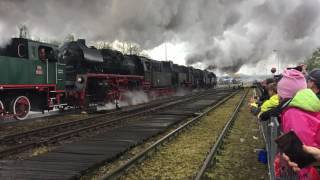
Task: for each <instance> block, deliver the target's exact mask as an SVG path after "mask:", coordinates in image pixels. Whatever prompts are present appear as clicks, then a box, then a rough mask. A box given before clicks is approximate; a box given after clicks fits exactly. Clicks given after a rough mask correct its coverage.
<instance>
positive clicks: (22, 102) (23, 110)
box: [12, 96, 31, 120]
mask: <svg viewBox="0 0 320 180" xmlns="http://www.w3.org/2000/svg"><path fill="white" fill-rule="evenodd" d="M30 108H31V105H30V101H29V99H28V98H27V97H26V96H18V97H17V98H15V99H14V101H13V103H12V111H13V114H14V118H15V119H17V120H24V119H26V118H27V117H28V114H29V112H30Z"/></svg>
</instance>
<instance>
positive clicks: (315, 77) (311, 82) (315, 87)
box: [307, 68, 320, 99]
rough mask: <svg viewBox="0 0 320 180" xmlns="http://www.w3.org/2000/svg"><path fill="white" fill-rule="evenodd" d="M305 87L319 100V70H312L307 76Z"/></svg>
mask: <svg viewBox="0 0 320 180" xmlns="http://www.w3.org/2000/svg"><path fill="white" fill-rule="evenodd" d="M307 85H308V88H309V89H311V90H312V91H313V92H314V93H315V94H316V95H317V96H318V98H319V99H320V69H318V68H316V69H313V70H312V71H311V72H310V73H309V75H308V76H307Z"/></svg>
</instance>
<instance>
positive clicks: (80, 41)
mask: <svg viewBox="0 0 320 180" xmlns="http://www.w3.org/2000/svg"><path fill="white" fill-rule="evenodd" d="M77 42H78V43H80V44H83V45H86V40H85V39H78V40H77Z"/></svg>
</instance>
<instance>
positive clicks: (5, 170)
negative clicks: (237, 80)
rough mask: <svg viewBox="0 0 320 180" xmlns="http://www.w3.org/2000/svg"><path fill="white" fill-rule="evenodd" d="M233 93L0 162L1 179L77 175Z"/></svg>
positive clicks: (197, 99)
mask: <svg viewBox="0 0 320 180" xmlns="http://www.w3.org/2000/svg"><path fill="white" fill-rule="evenodd" d="M233 92H235V90H229V91H226V90H219V91H214V92H211V93H206V94H203V96H201V98H200V97H199V96H198V97H193V98H191V99H189V101H188V103H186V101H181V103H172V104H171V105H170V106H167V108H163V109H161V108H160V109H161V111H159V109H158V110H155V111H153V112H152V113H151V111H150V112H149V113H148V118H147V119H141V120H138V121H134V122H132V121H128V123H126V124H124V126H121V127H117V128H115V129H111V130H110V131H109V130H108V131H106V132H104V133H102V134H99V135H96V136H94V137H91V138H88V139H87V140H82V141H80V142H73V143H69V144H65V145H63V146H62V147H59V148H57V149H54V150H52V151H50V152H48V153H45V154H41V155H38V156H34V157H31V158H29V159H26V160H23V161H17V160H5V161H0V178H3V179H10V178H11V179H35V177H38V179H69V178H79V177H80V176H82V174H83V173H85V172H87V171H88V170H89V169H92V168H95V167H97V166H99V165H101V164H103V163H105V162H109V161H112V160H113V159H114V158H116V157H118V156H119V155H121V154H123V153H124V152H126V151H127V150H128V149H131V147H133V146H136V145H137V144H141V143H143V142H144V141H145V140H146V139H148V138H150V137H152V136H155V135H157V134H159V133H161V132H163V131H165V130H166V129H167V128H168V127H171V126H172V125H173V124H177V123H178V122H182V121H183V120H185V119H186V118H190V117H193V116H194V115H195V113H197V112H199V110H200V109H204V108H206V107H208V106H211V105H213V104H217V103H218V102H220V101H221V100H222V99H224V98H225V97H226V96H229V95H230V94H232V93H233ZM139 116H141V114H140V115H139ZM13 172H14V173H13Z"/></svg>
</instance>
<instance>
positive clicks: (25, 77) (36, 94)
mask: <svg viewBox="0 0 320 180" xmlns="http://www.w3.org/2000/svg"><path fill="white" fill-rule="evenodd" d="M216 82H217V78H216V75H215V74H214V73H212V72H208V71H202V70H200V69H194V68H192V67H185V66H180V65H177V64H173V63H172V62H171V61H156V60H152V59H149V58H146V57H142V56H136V55H124V54H122V53H120V52H119V51H115V50H110V49H96V48H94V47H87V45H86V43H85V40H83V39H79V40H77V41H73V42H67V43H65V44H64V45H63V46H61V47H60V48H58V46H55V45H52V44H47V43H43V42H38V41H33V40H29V39H24V38H12V40H11V42H10V44H8V45H7V46H6V47H4V48H0V119H3V118H4V117H7V116H13V117H14V118H16V119H18V120H23V119H25V118H27V116H28V114H29V112H30V111H45V110H52V109H53V108H54V107H58V108H64V107H66V106H75V107H81V108H85V107H87V106H89V105H90V104H96V105H97V104H105V103H109V102H116V104H117V102H118V101H119V100H121V99H122V98H123V94H124V93H125V92H128V91H135V90H137V91H144V92H146V93H147V94H149V95H152V96H161V95H168V94H172V93H173V92H174V91H175V90H177V89H178V88H210V87H214V86H215V85H216Z"/></svg>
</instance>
